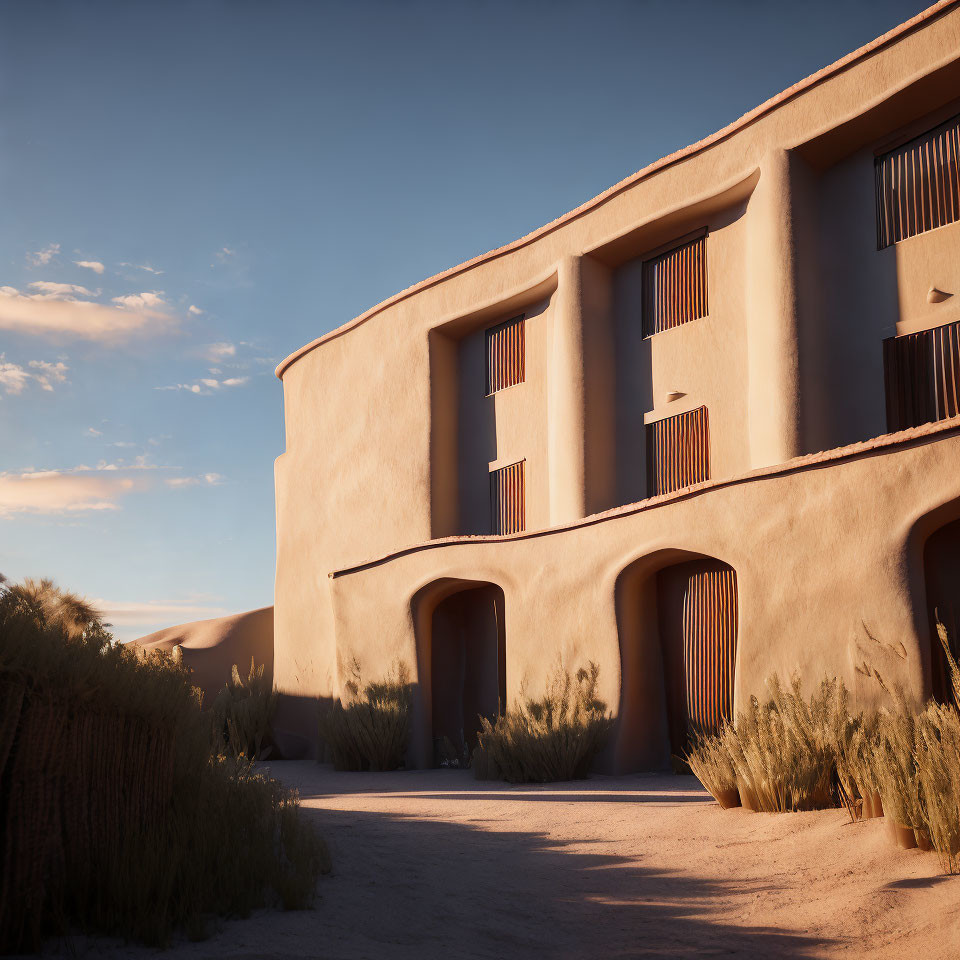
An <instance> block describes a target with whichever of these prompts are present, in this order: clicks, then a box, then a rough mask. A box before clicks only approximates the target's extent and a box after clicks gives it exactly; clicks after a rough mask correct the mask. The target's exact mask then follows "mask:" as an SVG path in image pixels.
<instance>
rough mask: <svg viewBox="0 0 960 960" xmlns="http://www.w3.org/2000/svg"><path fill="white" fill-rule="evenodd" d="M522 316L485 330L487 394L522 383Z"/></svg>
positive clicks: (523, 350) (523, 345)
mask: <svg viewBox="0 0 960 960" xmlns="http://www.w3.org/2000/svg"><path fill="white" fill-rule="evenodd" d="M524 334H525V331H524V322H523V316H519V317H513V319H511V320H507V321H506V322H505V323H500V324H497V326H495V327H491V328H490V329H489V330H487V394H488V395H489V394H491V393H496V392H497V391H498V390H504V389H505V388H507V387H512V386H514V385H515V384H518V383H523V380H524V375H525V371H524V363H525V357H524V354H525V353H526V344H525V341H524Z"/></svg>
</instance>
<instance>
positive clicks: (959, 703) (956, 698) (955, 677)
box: [937, 620, 960, 710]
mask: <svg viewBox="0 0 960 960" xmlns="http://www.w3.org/2000/svg"><path fill="white" fill-rule="evenodd" d="M937 636H939V637H940V644H941V645H942V646H943V652H944V653H945V654H946V657H947V666H948V667H949V669H950V690H951V692H952V694H953V705H954V707H955V708H956V709H957V710H960V666H957V661H956V658H955V657H954V655H953V650H952V649H951V647H950V637H949V636H948V635H947V628H946V627H945V626H944V625H943V624H942V623H940V622H939V620H938V621H937Z"/></svg>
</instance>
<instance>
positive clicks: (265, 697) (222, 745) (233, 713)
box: [210, 657, 277, 760]
mask: <svg viewBox="0 0 960 960" xmlns="http://www.w3.org/2000/svg"><path fill="white" fill-rule="evenodd" d="M276 708H277V694H276V692H275V691H274V689H273V686H272V684H271V683H270V680H269V679H267V678H266V677H265V676H264V665H263V664H262V663H261V664H260V666H259V667H258V666H256V664H255V663H254V661H253V658H252V657H251V658H250V671H249V673H248V674H247V676H246V679H244V678H243V677H242V676H241V675H240V669H239V667H237V665H236V664H234V665H233V671H232V674H231V677H230V680H229V682H228V683H225V684H224V685H223V689H222V690H221V691H220V692H219V693H218V694H217V696H216V697H215V698H214V701H213V704H212V705H211V708H210V725H211V731H212V737H213V747H214V752H215V753H223V754H227V755H229V756H232V757H249V758H250V759H251V760H265V759H266V758H267V757H268V756H269V754H270V748H269V747H267V748H266V750H264V749H263V742H264V740H266V739H267V737H268V736H269V735H270V724H271V723H272V721H273V715H274V712H275V711H276Z"/></svg>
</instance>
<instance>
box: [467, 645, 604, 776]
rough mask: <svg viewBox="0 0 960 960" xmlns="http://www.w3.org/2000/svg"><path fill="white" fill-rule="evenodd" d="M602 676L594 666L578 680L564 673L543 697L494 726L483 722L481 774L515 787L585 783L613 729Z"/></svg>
mask: <svg viewBox="0 0 960 960" xmlns="http://www.w3.org/2000/svg"><path fill="white" fill-rule="evenodd" d="M599 672H600V668H599V667H598V666H597V665H596V664H595V663H593V662H591V663H590V664H589V665H588V668H587V669H583V668H581V669H580V670H578V671H577V673H576V677H575V678H574V677H571V675H570V673H569V672H567V671H564V670H563V669H562V667H561V668H559V669H558V670H557V672H556V673H555V675H554V676H553V678H552V679H551V681H550V684H549V686H548V688H547V692H546V693H545V694H544V696H543V697H541V698H539V699H531V698H527V697H524V698H523V699H522V700H521V703H520V706H519V707H518V708H517V709H515V710H508V711H507V712H506V713H505V714H503V715H502V716H500V717H497V718H496V720H495V721H494V722H492V723H491V721H490V720H489V719H487V718H486V717H481V718H480V722H481V730H480V733H479V741H480V743H479V750H480V754H479V756H477V755H476V754H475V756H477V760H478V763H477V766H476V767H475V774H477V775H478V776H479V777H480V778H491V775H492V774H493V773H494V772H497V773H499V776H500V777H501V778H502V779H504V780H507V781H509V782H510V783H526V782H535V783H548V782H551V781H556V780H582V779H585V778H586V776H587V773H588V771H589V769H590V764H591V763H592V762H593V759H594V758H595V757H596V756H597V754H598V753H599V752H600V750H601V749H603V746H604V744H605V743H606V740H607V737H608V736H609V733H610V728H611V726H612V725H613V720H612V718H611V717H610V715H609V714H608V713H607V705H606V704H605V703H604V702H603V700H601V699H599V697H597V677H598V675H599ZM480 775H482V776H480Z"/></svg>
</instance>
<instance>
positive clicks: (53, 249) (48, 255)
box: [27, 243, 60, 267]
mask: <svg viewBox="0 0 960 960" xmlns="http://www.w3.org/2000/svg"><path fill="white" fill-rule="evenodd" d="M59 252H60V244H59V243H51V244H48V245H47V246H46V247H44V248H43V249H42V250H37V251H35V252H34V253H28V254H27V259H28V260H29V261H30V262H31V263H32V264H33V265H34V266H35V267H45V266H46V265H47V264H48V263H49V262H50V261H51V260H52V259H53V258H54V257H55V256H56V255H57V254H58V253H59Z"/></svg>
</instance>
